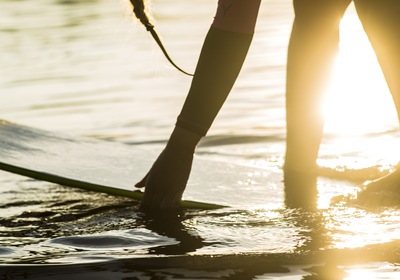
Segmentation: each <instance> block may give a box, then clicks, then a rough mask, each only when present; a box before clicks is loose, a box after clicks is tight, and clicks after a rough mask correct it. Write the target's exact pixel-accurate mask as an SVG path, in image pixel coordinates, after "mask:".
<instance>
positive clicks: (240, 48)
mask: <svg viewBox="0 0 400 280" xmlns="http://www.w3.org/2000/svg"><path fill="white" fill-rule="evenodd" d="M260 1H261V0H220V1H219V2H218V9H217V15H216V17H215V20H214V22H213V25H212V26H211V28H210V30H209V32H208V34H207V37H206V39H205V41H204V44H203V48H202V51H201V54H200V57H199V60H198V64H197V67H196V70H195V74H194V77H193V80H192V84H191V87H190V90H189V93H188V96H187V98H186V101H185V103H184V105H183V108H182V111H181V113H180V115H179V117H178V121H177V123H176V127H175V129H174V131H173V133H172V135H171V137H170V139H169V141H168V144H167V146H166V148H165V149H164V151H163V152H162V153H161V155H160V156H159V157H158V159H157V160H156V162H155V163H154V165H153V167H152V168H151V170H150V172H149V173H148V175H147V176H146V177H145V178H144V179H143V180H142V181H141V182H139V183H138V184H136V186H137V187H144V186H145V187H146V189H145V194H144V198H143V200H142V206H143V207H147V208H176V207H179V202H180V200H181V197H182V194H183V192H184V190H185V187H186V183H187V180H188V178H189V174H190V170H191V165H192V161H193V153H194V150H195V147H196V145H197V144H198V142H199V140H200V139H201V137H202V136H204V135H205V134H206V133H207V131H208V129H209V128H210V126H211V124H212V122H213V121H214V119H215V117H216V115H217V114H218V112H219V110H220V108H221V107H222V105H223V103H224V102H225V99H226V97H227V96H228V94H229V92H230V90H231V88H232V86H233V84H234V83H235V81H236V78H237V76H238V74H239V72H240V69H241V67H242V64H243V62H244V59H245V57H246V55H247V51H248V49H249V46H250V43H251V41H252V37H253V33H254V27H255V23H256V19H257V14H258V8H259V5H260Z"/></svg>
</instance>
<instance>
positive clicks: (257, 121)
mask: <svg viewBox="0 0 400 280" xmlns="http://www.w3.org/2000/svg"><path fill="white" fill-rule="evenodd" d="M215 2H216V1H214V0H191V1H183V0H182V1H181V0H174V1H167V2H166V3H164V2H163V1H153V2H152V6H151V7H152V12H153V15H154V17H155V19H156V29H157V30H158V31H159V32H160V33H161V34H162V35H163V39H164V41H165V44H166V46H167V49H169V50H170V54H171V56H172V57H173V58H174V60H175V61H176V62H177V63H178V64H179V65H180V66H181V67H182V68H184V69H185V70H187V71H189V72H192V71H193V69H194V67H195V63H196V59H197V56H198V53H199V49H200V47H201V43H202V41H203V38H204V36H205V33H206V32H207V30H208V27H209V25H210V23H211V21H212V17H213V15H214V11H215ZM346 18H347V19H353V18H354V13H353V11H352V10H351V11H349V13H348V15H346ZM292 19H293V14H292V9H291V3H290V1H288V0H270V1H264V2H263V5H262V8H261V12H260V20H259V23H258V26H257V33H256V36H255V38H254V42H253V45H252V48H251V50H250V53H249V57H248V59H247V61H246V64H245V66H244V69H243V71H242V74H241V76H240V78H239V80H238V82H237V84H236V86H235V89H234V90H233V92H232V94H231V95H230V97H229V100H228V102H227V104H226V106H225V107H224V108H223V110H222V112H221V114H220V115H219V117H218V119H217V120H216V122H215V124H214V126H213V128H212V130H211V131H210V134H209V136H208V137H207V138H206V139H204V141H203V143H202V145H201V146H200V148H199V150H198V155H197V156H198V158H199V159H201V160H204V161H208V160H216V161H219V162H222V163H224V162H228V161H229V162H235V164H236V163H237V164H241V165H245V166H247V167H250V168H252V167H257V168H261V169H260V170H264V171H265V172H272V173H273V174H275V177H276V176H280V174H281V173H280V166H281V164H282V156H283V153H284V137H285V121H284V78H285V57H286V47H287V41H288V36H289V34H290V26H291V22H292ZM0 23H1V24H0V34H1V40H0V51H1V56H0V59H1V70H0V73H1V74H0V90H1V98H2V101H1V102H0V118H2V119H6V120H9V121H14V122H18V123H23V124H26V125H31V126H35V127H39V128H43V129H47V130H52V131H59V132H63V133H68V134H73V135H78V136H88V137H93V138H99V139H106V140H114V141H118V142H124V143H127V144H130V145H132V149H135V147H137V146H140V147H145V148H148V149H152V150H156V151H157V150H160V149H162V145H163V144H164V143H165V140H166V138H167V136H168V135H169V133H170V131H171V129H172V127H173V125H174V122H175V118H176V115H177V113H178V111H179V109H180V107H181V104H182V102H183V100H184V98H185V95H186V92H187V89H188V87H189V84H190V78H188V77H186V76H184V75H182V74H180V73H179V72H177V71H176V70H174V69H173V68H172V67H171V66H170V65H169V64H168V63H167V62H166V60H165V59H164V57H163V56H162V54H161V53H160V51H159V49H158V48H157V46H156V45H155V43H154V42H153V41H152V39H151V37H150V35H149V34H148V33H146V31H145V30H144V28H143V27H142V26H140V25H139V24H138V23H136V21H134V20H133V19H132V18H131V15H130V13H129V9H128V8H127V5H126V3H124V2H123V1H114V0H91V1H89V0H86V1H74V0H71V1H61V0H59V1H55V0H39V1H36V2H35V3H34V4H33V3H32V2H28V1H26V0H22V1H12V0H3V1H2V5H1V9H0ZM355 28H356V31H360V32H361V30H359V29H360V28H359V27H355ZM357 28H358V29H357ZM350 37H351V36H350ZM364 40H365V39H364ZM350 44H351V43H350ZM362 47H365V46H364V45H362ZM362 59H363V60H365V57H362ZM372 60H373V59H372ZM371 63H374V62H373V61H372V62H371ZM374 67H375V68H374V69H375V70H374V69H373V70H371V71H376V65H375V66H374ZM364 68H365V67H364ZM367 68H368V67H367ZM354 72H360V71H357V70H354ZM371 73H375V72H371ZM361 74H363V73H361ZM364 74H365V73H364ZM367 74H368V73H367ZM355 76H356V75H355ZM359 79H361V80H364V81H365V76H361V77H360V78H359ZM354 80H356V82H357V79H356V78H355V79H354ZM377 84H378V86H377V90H375V91H376V92H375V93H374V94H375V95H379V97H378V98H377V100H384V101H382V102H383V103H384V104H386V103H385V102H389V103H390V98H389V97H388V93H387V89H386V88H385V87H384V82H382V81H380V82H378V83H377ZM373 85H374V88H375V86H376V84H375V83H374V84H373ZM366 87H367V88H372V85H371V84H370V85H368V84H367V85H366ZM333 88H334V90H335V89H336V90H337V91H341V90H342V89H340V87H336V88H335V87H333ZM338 88H339V89H338ZM346 88H352V90H353V91H354V92H357V91H359V92H362V93H363V94H365V89H364V88H358V87H357V86H354V85H352V86H350V85H349V86H346ZM334 90H333V91H334ZM381 95H382V96H383V97H382V96H381ZM346 98H349V97H346ZM371 98H374V97H371ZM375 98H376V97H375ZM385 98H386V99H385ZM348 100H350V98H349V99H346V105H348V106H350V113H353V115H357V116H358V115H360V114H359V113H358V112H357V111H355V109H354V108H355V107H358V106H359V105H360V104H358V103H351V102H350V103H349V104H350V105H349V104H347V103H348V102H347V101H348ZM388 100H389V101H388ZM336 102H337V104H339V105H340V104H342V105H343V104H344V102H343V101H341V102H342V103H340V101H336ZM374 102H375V103H374ZM332 104H335V103H332ZM352 104H353V105H352ZM372 104H374V106H377V105H376V104H378V103H377V101H372ZM364 105H365V106H367V105H368V104H364ZM390 106H391V105H390ZM367 108H369V107H367ZM373 108H374V107H371V108H370V110H372V109H373ZM390 110H392V111H390ZM387 111H390V112H389V114H388V115H387V116H385V117H384V118H382V119H380V123H379V124H375V123H372V121H371V120H370V119H368V118H367V116H368V115H371V114H370V113H368V112H366V115H362V114H361V117H360V118H361V119H364V120H365V121H364V126H361V125H360V124H359V123H358V124H357V123H354V124H353V125H354V127H353V128H350V129H347V130H345V131H344V132H343V131H340V130H338V127H343V125H340V124H339V125H337V124H336V126H335V121H334V120H329V119H328V127H327V133H326V137H325V140H324V144H323V146H322V148H321V154H320V164H321V165H323V166H328V167H330V168H333V169H339V168H344V169H346V168H348V169H353V168H356V169H362V168H367V167H369V169H368V172H366V171H361V172H358V173H357V172H356V171H354V172H352V171H350V172H349V173H348V174H347V173H346V174H345V175H344V177H345V179H349V178H350V177H351V178H354V177H358V176H364V175H371V174H376V173H379V172H380V171H382V170H383V171H385V170H388V169H389V168H391V167H392V166H393V165H394V164H395V163H397V160H398V158H400V154H399V152H398V151H399V144H398V142H399V141H398V139H399V134H398V132H397V121H396V118H395V116H394V113H393V109H387ZM337 118H338V117H337ZM365 123H367V124H369V125H365ZM349 131H350V132H351V133H348V132H349ZM354 131H356V132H357V133H354ZM147 160H149V159H147ZM139 164H140V163H139ZM359 173H361V175H358V174H359ZM260 174H261V175H260ZM142 175H144V174H133V175H132V183H133V182H135V180H138V179H140V177H141V176H142ZM206 179H207V177H206V176H204V180H206ZM357 179H358V178H356V179H355V180H353V181H335V180H334V179H327V178H321V182H320V184H319V188H320V192H321V199H320V204H321V210H320V211H319V212H318V213H299V212H296V211H290V210H287V209H284V208H283V203H282V186H281V183H280V182H279V180H275V181H274V182H268V181H267V182H265V180H266V179H265V178H264V181H262V180H263V172H261V173H260V172H258V173H257V172H254V173H252V174H249V175H248V176H247V178H246V180H244V181H243V182H237V185H239V186H244V189H245V190H246V191H248V194H249V195H248V200H249V201H243V197H240V196H238V197H235V195H234V192H233V191H234V190H235V187H237V186H236V185H235V186H227V187H226V188H225V189H222V190H221V192H222V193H229V192H231V193H232V194H231V195H230V197H229V198H226V197H223V196H222V195H221V196H217V197H213V201H216V202H227V201H228V202H230V203H231V205H240V206H236V207H231V208H229V209H223V210H218V211H208V212H207V211H186V212H182V213H179V214H176V213H167V214H165V216H162V217H159V216H156V217H153V216H149V215H148V214H147V215H145V214H144V213H141V212H140V211H139V210H138V209H137V205H135V203H134V202H132V201H130V200H127V199H122V198H115V197H110V196H106V195H102V194H93V193H88V192H82V191H78V190H73V189H67V188H62V187H60V186H57V185H52V184H48V183H43V182H38V181H34V180H30V179H26V178H23V177H19V176H16V175H12V174H8V173H5V172H1V173H0V186H1V187H0V192H1V196H0V229H1V231H0V259H1V263H3V265H1V266H0V271H1V273H2V274H3V275H6V276H7V277H8V278H7V279H24V277H25V275H29V278H30V279H62V277H65V279H71V277H77V278H78V279H82V278H86V279H277V278H279V279H280V278H282V279H313V278H311V277H312V275H314V276H315V275H317V276H320V277H322V279H327V277H328V276H333V277H336V278H334V279H397V278H398V277H399V273H398V272H397V270H398V266H397V263H398V261H399V259H398V257H397V256H398V252H399V251H400V250H399V244H398V242H397V241H396V239H397V238H398V236H399V233H400V232H399V231H400V230H399V228H398V224H399V219H400V218H399V211H398V210H397V209H393V208H390V209H380V211H378V212H370V211H366V210H363V209H359V208H352V207H343V206H335V207H328V204H327V202H328V201H329V199H330V198H331V197H332V196H334V195H338V194H341V193H344V192H351V191H353V190H354V187H355V186H357V184H359V183H360V181H359V180H357ZM193 188H195V189H196V187H195V186H194V187H193ZM197 191H202V190H201V189H198V190H197ZM268 191H269V192H268ZM202 192H203V193H204V191H202ZM264 197H265V199H266V201H268V203H265V205H264V206H263V204H262V202H260V201H262V200H263V199H264ZM189 198H192V199H196V197H189ZM28 264H29V265H31V264H35V265H34V266H29V265H28ZM56 264H57V265H59V266H54V265H56ZM49 265H51V266H49ZM6 276H4V277H6ZM307 277H309V278H307ZM320 279H321V278H320Z"/></svg>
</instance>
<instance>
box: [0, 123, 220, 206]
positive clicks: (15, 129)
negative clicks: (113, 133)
mask: <svg viewBox="0 0 400 280" xmlns="http://www.w3.org/2000/svg"><path fill="white" fill-rule="evenodd" d="M149 155H151V153H149V152H148V151H146V150H144V149H140V148H138V147H134V146H129V145H124V144H121V143H112V142H107V141H96V140H92V139H83V138H71V137H67V136H64V135H60V134H55V133H52V132H48V131H44V130H39V129H35V128H31V127H27V126H21V125H17V124H13V123H10V122H6V121H0V169H2V170H5V171H8V172H12V173H17V174H20V175H23V176H28V177H31V178H35V179H38V180H43V181H48V182H52V183H56V184H60V185H64V186H70V187H77V188H81V189H86V190H90V191H96V192H104V193H108V194H111V195H118V196H126V197H131V198H134V199H141V198H142V195H143V194H142V193H141V192H135V191H133V189H134V187H133V183H134V180H137V179H139V178H140V176H143V174H145V171H146V170H147V168H148V167H149V166H150V162H151V159H152V158H153V157H152V158H149ZM182 206H183V207H186V208H199V209H215V208H221V207H222V206H220V205H216V204H209V203H200V202H195V201H183V202H182Z"/></svg>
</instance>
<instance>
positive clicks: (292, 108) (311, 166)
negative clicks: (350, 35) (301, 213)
mask: <svg viewBox="0 0 400 280" xmlns="http://www.w3.org/2000/svg"><path fill="white" fill-rule="evenodd" d="M350 2H351V0H318V1H315V0H294V1H293V5H294V10H295V20H294V23H293V29H292V34H291V38H290V42H289V50H288V61H287V82H286V118H287V139H286V141H287V144H286V156H285V166H284V171H285V175H284V180H285V195H286V204H287V205H288V206H294V207H298V206H308V204H310V205H311V206H312V205H313V204H314V203H315V202H316V173H315V169H316V159H317V155H318V149H319V146H320V142H321V138H322V132H323V123H324V120H323V117H322V114H321V113H322V112H321V103H322V99H323V97H324V90H325V86H326V85H327V82H328V80H329V77H330V73H331V68H332V64H333V61H334V59H335V57H336V54H337V51H338V43H339V23H340V19H341V18H342V16H343V13H344V11H345V10H346V8H347V6H348V5H349V3H350Z"/></svg>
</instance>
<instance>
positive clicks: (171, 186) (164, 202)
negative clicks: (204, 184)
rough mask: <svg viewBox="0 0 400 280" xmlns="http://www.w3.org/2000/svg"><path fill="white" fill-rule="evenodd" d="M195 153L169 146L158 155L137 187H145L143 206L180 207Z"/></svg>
mask: <svg viewBox="0 0 400 280" xmlns="http://www.w3.org/2000/svg"><path fill="white" fill-rule="evenodd" d="M192 162H193V153H190V152H187V151H183V150H178V149H172V148H169V147H168V146H167V147H166V148H165V149H164V151H163V152H162V153H161V154H160V155H159V156H158V158H157V160H156V161H155V162H154V164H153V166H152V167H151V169H150V171H149V172H148V173H147V175H146V176H145V177H144V178H143V179H142V180H141V181H140V182H138V183H137V184H136V185H135V186H136V187H137V188H143V187H145V191H144V196H143V199H142V202H141V205H142V207H143V208H149V209H167V208H179V207H180V201H181V199H182V194H183V192H184V190H185V188H186V184H187V181H188V179H189V175H190V171H191V168H192Z"/></svg>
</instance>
